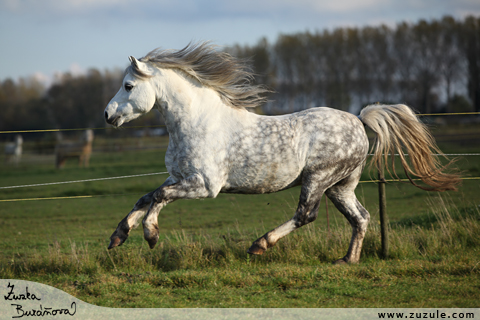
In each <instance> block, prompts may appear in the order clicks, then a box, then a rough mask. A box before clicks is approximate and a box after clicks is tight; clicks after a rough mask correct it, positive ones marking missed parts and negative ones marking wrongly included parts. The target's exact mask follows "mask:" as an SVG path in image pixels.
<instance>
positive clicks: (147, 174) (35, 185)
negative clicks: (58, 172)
mask: <svg viewBox="0 0 480 320" xmlns="http://www.w3.org/2000/svg"><path fill="white" fill-rule="evenodd" d="M166 173H168V172H154V173H142V174H134V175H130V176H119V177H107V178H96V179H86V180H73V181H61V182H47V183H37V184H25V185H21V186H8V187H0V189H13V188H26V187H40V186H51V185H56V184H67V183H79V182H90V181H103V180H113V179H125V178H134V177H144V176H153V175H157V174H166Z"/></svg>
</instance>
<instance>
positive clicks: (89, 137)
mask: <svg viewBox="0 0 480 320" xmlns="http://www.w3.org/2000/svg"><path fill="white" fill-rule="evenodd" d="M59 137H60V135H59ZM92 142H93V130H91V129H88V130H85V132H84V133H83V135H82V138H81V139H80V140H79V141H62V140H60V141H59V142H57V145H56V146H55V166H56V167H57V169H60V168H63V167H64V166H65V162H66V161H67V159H69V158H78V165H79V166H80V167H81V166H83V167H88V165H89V161H90V156H91V155H92Z"/></svg>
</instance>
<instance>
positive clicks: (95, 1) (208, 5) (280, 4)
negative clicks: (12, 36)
mask: <svg viewBox="0 0 480 320" xmlns="http://www.w3.org/2000/svg"><path fill="white" fill-rule="evenodd" d="M388 2H390V1H388ZM381 3H384V4H385V1H382V0H362V1H358V0H357V1H356V0H336V1H331V0H324V1H319V0H263V1H258V0H242V1H225V0H198V1H195V0H186V1H176V0H139V1H135V2H132V1H129V0H42V1H38V0H0V10H2V11H7V12H10V13H14V14H19V15H23V14H29V15H31V14H33V15H43V16H65V15H68V16H81V15H95V16H124V17H131V18H135V17H140V18H142V17H157V18H162V19H178V18H187V19H191V18H192V16H195V17H196V18H197V19H198V18H200V19H210V18H212V17H216V18H229V17H236V16H245V15H249V16H253V17H259V16H278V15H281V16H283V15H288V14H289V13H292V12H293V13H303V14H315V13H317V14H320V13H325V12H330V13H334V12H348V11H354V10H361V9H368V8H372V7H375V6H378V5H380V4H381Z"/></svg>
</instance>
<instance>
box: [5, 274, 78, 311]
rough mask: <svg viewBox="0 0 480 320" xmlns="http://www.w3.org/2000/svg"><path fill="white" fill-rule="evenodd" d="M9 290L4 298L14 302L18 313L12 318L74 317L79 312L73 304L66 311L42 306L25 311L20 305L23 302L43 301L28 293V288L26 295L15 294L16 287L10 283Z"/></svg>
mask: <svg viewBox="0 0 480 320" xmlns="http://www.w3.org/2000/svg"><path fill="white" fill-rule="evenodd" d="M7 287H8V289H9V290H10V291H9V292H8V293H7V295H6V296H3V297H4V299H5V300H7V301H12V302H15V303H12V304H11V305H12V306H13V307H14V308H15V311H17V314H16V316H12V318H14V319H15V318H23V317H43V316H57V315H69V316H73V315H75V313H76V312H77V304H76V303H75V302H72V304H71V305H70V308H65V309H63V308H62V309H55V308H48V307H44V306H42V305H41V304H40V306H39V307H38V308H37V309H29V310H24V308H23V306H22V305H21V304H20V303H22V301H41V300H42V299H40V298H39V297H37V296H36V295H35V294H34V293H31V292H28V287H26V288H25V293H15V292H14V289H15V285H13V284H10V282H9V283H8V286H7Z"/></svg>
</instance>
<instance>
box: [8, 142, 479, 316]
mask: <svg viewBox="0 0 480 320" xmlns="http://www.w3.org/2000/svg"><path fill="white" fill-rule="evenodd" d="M96 143H97V145H96V146H97V147H98V146H104V145H106V144H107V143H108V141H105V140H102V139H97V140H96ZM115 143H116V144H118V145H122V146H125V144H127V146H128V143H136V142H134V141H133V142H132V141H127V142H122V141H116V142H115ZM148 143H150V144H153V143H155V141H154V140H153V139H151V140H148ZM158 144H159V145H165V144H166V143H165V141H164V140H163V139H162V140H160V141H158ZM441 148H442V150H444V151H445V152H478V151H479V150H478V148H477V146H471V145H469V146H462V147H459V146H456V145H452V144H444V145H441ZM475 148H477V150H475ZM163 157H164V150H163V151H162V150H160V149H159V150H144V151H141V150H140V151H135V152H133V151H129V152H127V151H123V152H105V153H99V152H97V153H95V154H94V155H93V156H92V159H91V166H90V167H89V168H86V169H83V168H77V166H76V163H75V161H70V162H67V165H66V168H65V169H64V170H56V169H54V165H53V164H54V163H53V157H51V156H50V157H48V156H43V157H41V156H38V155H34V154H28V155H27V156H26V157H25V158H24V161H23V163H22V164H21V165H20V166H19V167H15V166H6V165H4V166H2V167H1V168H0V186H9V185H23V184H33V183H44V182H55V181H67V180H81V179H91V178H100V177H109V176H122V175H131V174H141V173H150V172H161V171H166V169H165V165H164V159H163ZM2 160H3V159H0V161H2ZM457 165H458V166H459V168H460V169H461V170H462V171H463V172H464V175H466V176H480V174H479V173H480V157H469V158H464V159H461V160H459V161H458V162H457ZM370 176H374V175H371V174H369V173H368V172H365V173H364V175H363V177H362V180H369V179H370ZM165 178H166V176H165V175H161V176H148V177H139V178H129V179H120V180H110V181H102V182H88V183H80V184H67V185H55V186H48V187H35V188H33V187H32V188H22V189H3V190H0V199H24V198H37V197H40V198H43V197H67V196H77V195H94V197H91V198H85V199H64V200H39V201H18V202H0V234H1V235H2V236H1V237H0V277H1V278H4V279H7V278H15V279H24V280H30V281H37V282H41V283H45V284H49V285H52V286H54V287H57V288H59V289H62V290H64V291H66V292H68V293H70V294H72V295H74V296H76V297H78V298H79V299H82V300H84V301H86V302H89V303H92V304H96V305H101V306H108V307H478V306H479V303H478V301H480V294H479V292H480V291H479V289H480V259H479V257H480V213H479V204H480V203H479V197H478V194H479V190H480V181H479V180H466V181H464V184H463V185H462V187H461V188H460V190H459V191H458V192H449V193H443V194H439V193H427V192H425V191H422V190H420V189H417V188H415V187H413V186H411V185H409V184H406V183H389V184H387V207H388V215H389V221H390V228H391V233H390V241H389V243H390V257H389V259H387V260H383V259H381V258H380V250H381V248H380V246H381V244H380V231H379V222H378V190H377V186H376V184H374V183H362V184H360V185H359V187H358V188H357V190H356V192H357V196H358V198H359V199H360V201H361V202H362V203H363V204H364V205H365V207H366V208H367V210H369V212H370V213H371V216H372V221H371V224H370V227H369V231H368V233H367V238H366V240H365V244H364V250H363V252H362V262H361V263H360V264H358V265H350V266H342V267H339V266H334V265H331V261H333V260H335V259H338V258H340V257H342V256H343V255H344V254H345V252H346V250H347V248H348V242H349V239H350V232H351V231H350V229H349V226H348V225H347V222H346V220H345V219H344V218H343V216H342V215H341V214H340V213H339V212H338V211H337V210H336V209H335V208H334V206H333V204H332V203H331V202H328V213H329V214H328V215H329V227H330V231H329V230H328V229H327V217H326V216H327V215H326V205H325V200H323V203H322V206H321V208H320V213H319V218H318V219H317V221H315V222H314V223H312V224H310V225H308V226H306V227H303V228H301V229H300V230H297V231H296V232H295V233H292V234H290V235H288V236H287V237H285V238H284V239H282V240H281V241H280V242H279V243H278V244H277V246H276V247H274V248H272V249H270V250H268V251H267V252H266V254H265V255H263V256H260V257H250V256H248V255H247V254H246V250H247V249H248V247H249V246H250V244H251V242H252V241H253V240H255V239H256V238H257V237H258V236H260V235H262V234H263V233H264V232H266V231H268V230H271V229H272V228H274V227H276V226H277V225H279V224H281V223H283V222H285V221H286V220H287V219H289V218H290V217H291V216H292V215H293V213H294V211H295V209H296V206H297V201H298V197H299V192H300V190H299V188H292V189H289V190H285V191H283V192H279V193H275V194H268V195H232V194H221V195H219V196H218V198H217V199H205V200H191V201H177V202H174V203H172V204H170V205H168V206H167V207H166V208H165V209H164V210H163V211H162V212H161V214H160V216H159V222H160V223H159V227H160V232H161V238H160V240H159V243H158V244H157V247H156V248H155V249H154V250H150V249H148V246H147V244H146V242H145V241H144V240H143V235H142V230H141V228H140V229H137V230H134V231H132V234H131V236H130V238H129V239H128V241H127V242H126V244H124V245H123V246H121V247H119V248H116V249H115V250H112V251H107V250H106V246H107V245H108V242H109V240H108V239H109V236H110V235H111V233H112V232H113V231H114V230H115V228H116V226H117V223H118V222H119V221H120V220H121V219H122V218H123V217H124V216H125V215H126V214H127V213H128V212H129V211H130V209H131V208H132V206H133V205H134V203H135V202H136V201H137V199H138V198H139V197H141V196H142V195H143V194H145V193H147V192H149V191H151V190H153V189H155V188H156V187H158V186H159V185H160V184H161V183H162V182H163V181H164V179H165Z"/></svg>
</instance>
